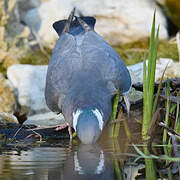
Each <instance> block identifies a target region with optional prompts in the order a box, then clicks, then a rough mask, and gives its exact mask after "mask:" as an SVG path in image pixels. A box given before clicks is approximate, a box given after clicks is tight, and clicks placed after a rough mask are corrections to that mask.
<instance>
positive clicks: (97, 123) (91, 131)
mask: <svg viewBox="0 0 180 180" xmlns="http://www.w3.org/2000/svg"><path fill="white" fill-rule="evenodd" d="M103 126H104V121H103V113H102V112H100V111H99V110H98V109H91V108H87V109H77V110H76V111H75V112H73V128H74V129H75V131H76V133H77V136H78V137H79V139H80V140H81V142H82V143H83V144H94V143H95V142H96V141H97V139H98V138H99V136H100V134H101V132H102V130H103Z"/></svg>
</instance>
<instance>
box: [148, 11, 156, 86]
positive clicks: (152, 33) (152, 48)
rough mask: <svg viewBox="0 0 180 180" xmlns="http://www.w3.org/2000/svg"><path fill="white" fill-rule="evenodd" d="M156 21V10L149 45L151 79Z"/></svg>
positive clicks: (149, 72)
mask: <svg viewBox="0 0 180 180" xmlns="http://www.w3.org/2000/svg"><path fill="white" fill-rule="evenodd" d="M155 21H156V10H155V11H154V15H153V23H152V29H151V38H150V45H149V56H148V61H149V62H148V77H150V74H151V64H152V59H153V51H154V38H155ZM148 84H150V78H148Z"/></svg>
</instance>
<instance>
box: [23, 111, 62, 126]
mask: <svg viewBox="0 0 180 180" xmlns="http://www.w3.org/2000/svg"><path fill="white" fill-rule="evenodd" d="M64 122H65V121H64V117H63V115H62V114H59V115H56V114H54V113H53V112H47V113H42V114H35V115H32V116H29V117H28V119H27V120H26V121H25V122H24V124H34V125H37V126H56V125H59V124H62V123H64Z"/></svg>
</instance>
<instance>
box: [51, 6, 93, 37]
mask: <svg viewBox="0 0 180 180" xmlns="http://www.w3.org/2000/svg"><path fill="white" fill-rule="evenodd" d="M74 13H75V8H74V9H73V10H72V11H71V13H70V15H69V17H68V19H67V20H60V21H56V22H55V23H54V24H53V28H54V29H55V30H56V32H57V33H58V35H59V36H60V35H61V34H64V33H70V34H73V35H76V34H79V33H80V32H82V31H84V32H86V31H92V30H94V25H95V23H96V19H95V18H94V17H89V16H87V17H76V16H74ZM74 17H75V19H74ZM73 19H74V20H73Z"/></svg>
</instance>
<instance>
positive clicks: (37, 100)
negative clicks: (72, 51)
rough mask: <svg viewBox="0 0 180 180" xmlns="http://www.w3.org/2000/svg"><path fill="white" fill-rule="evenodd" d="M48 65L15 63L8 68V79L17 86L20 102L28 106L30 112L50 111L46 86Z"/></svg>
mask: <svg viewBox="0 0 180 180" xmlns="http://www.w3.org/2000/svg"><path fill="white" fill-rule="evenodd" d="M46 73H47V65H46V66H45V65H42V66H33V65H21V64H17V65H13V66H10V67H9V68H8V70H7V76H8V79H9V80H10V81H11V82H12V84H13V86H14V87H15V89H16V90H17V91H16V95H17V97H18V102H19V104H20V105H21V106H22V107H23V106H24V107H27V108H28V112H29V114H35V113H42V112H48V111H49V109H48V107H47V105H46V103H45V97H44V88H45V80H46Z"/></svg>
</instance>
